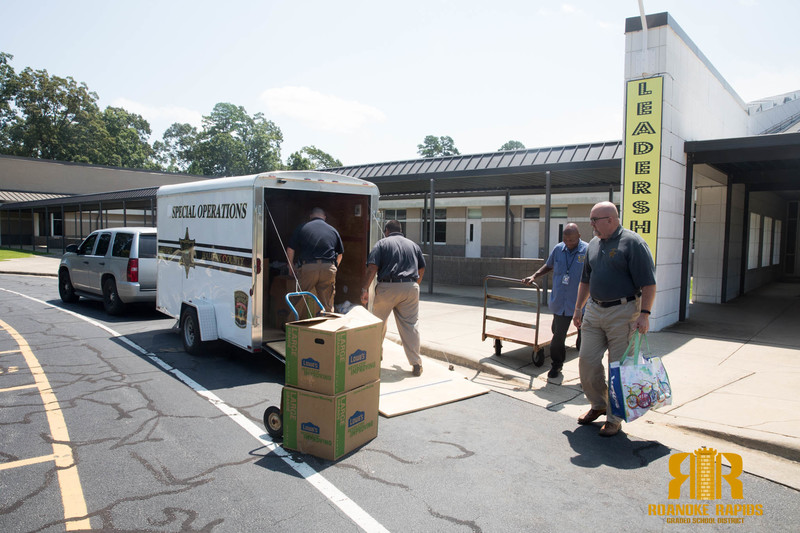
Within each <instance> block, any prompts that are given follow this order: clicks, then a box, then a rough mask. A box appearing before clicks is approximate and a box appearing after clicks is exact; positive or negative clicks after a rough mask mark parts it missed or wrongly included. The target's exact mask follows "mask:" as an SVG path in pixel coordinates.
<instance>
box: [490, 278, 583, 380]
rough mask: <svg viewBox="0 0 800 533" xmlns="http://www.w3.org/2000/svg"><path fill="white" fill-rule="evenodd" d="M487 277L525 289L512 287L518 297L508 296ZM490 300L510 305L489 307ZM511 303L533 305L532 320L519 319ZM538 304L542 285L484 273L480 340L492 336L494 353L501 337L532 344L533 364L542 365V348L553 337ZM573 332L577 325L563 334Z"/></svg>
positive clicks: (500, 346)
mask: <svg viewBox="0 0 800 533" xmlns="http://www.w3.org/2000/svg"><path fill="white" fill-rule="evenodd" d="M491 281H498V282H504V283H505V284H506V286H507V285H508V284H512V285H522V286H523V287H524V288H525V289H523V290H519V291H515V292H519V293H520V295H522V296H521V297H511V296H508V295H507V294H501V291H500V287H497V286H495V287H491V286H490V282H491ZM506 292H507V291H506ZM515 296H516V295H515ZM490 300H493V301H497V302H505V303H507V304H511V305H509V306H508V307H507V308H505V309H504V308H503V307H492V308H490V307H489V301H490ZM513 306H522V308H523V309H524V308H533V309H535V313H536V314H535V318H534V321H533V322H528V321H521V320H519V318H520V315H521V314H522V312H521V311H520V310H519V308H517V309H516V310H515V309H512V307H513ZM541 306H542V289H541V287H540V286H539V285H537V284H536V283H532V284H531V285H526V284H525V283H523V282H522V280H520V279H516V278H506V277H502V276H486V277H485V278H483V331H482V338H481V340H486V339H487V338H490V339H494V353H495V355H497V356H498V357H499V356H500V355H502V354H501V351H502V349H503V342H502V341H508V342H515V343H517V344H523V345H525V346H532V347H533V353H532V355H531V360H532V361H533V364H534V365H535V366H542V365H543V364H544V349H545V347H546V346H547V345H549V344H550V342H551V341H552V340H553V333H552V324H553V317H552V315H550V314H545V315H542V314H541V313H540V309H541ZM490 313H491V314H490ZM487 322H499V323H500V325H497V326H493V325H490V326H489V327H487ZM577 333H578V331H577V329H575V327H574V326H570V331H569V332H568V333H567V336H568V337H569V336H571V335H575V334H577Z"/></svg>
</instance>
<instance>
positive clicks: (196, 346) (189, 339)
mask: <svg viewBox="0 0 800 533" xmlns="http://www.w3.org/2000/svg"><path fill="white" fill-rule="evenodd" d="M181 340H182V341H183V350H184V351H185V352H186V353H188V354H191V355H200V354H201V353H202V351H203V342H202V341H201V340H200V321H199V320H198V319H197V310H196V309H195V308H194V307H189V306H187V307H186V308H185V309H184V310H183V314H182V315H181Z"/></svg>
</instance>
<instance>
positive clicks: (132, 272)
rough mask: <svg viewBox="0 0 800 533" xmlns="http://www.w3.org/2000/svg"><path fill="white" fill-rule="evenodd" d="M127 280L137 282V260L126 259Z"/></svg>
mask: <svg viewBox="0 0 800 533" xmlns="http://www.w3.org/2000/svg"><path fill="white" fill-rule="evenodd" d="M128 281H130V282H132V283H139V260H138V259H128Z"/></svg>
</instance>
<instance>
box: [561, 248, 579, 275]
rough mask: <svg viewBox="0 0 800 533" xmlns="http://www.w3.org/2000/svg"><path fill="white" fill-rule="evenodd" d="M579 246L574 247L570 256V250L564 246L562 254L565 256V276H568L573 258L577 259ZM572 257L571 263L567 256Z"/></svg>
mask: <svg viewBox="0 0 800 533" xmlns="http://www.w3.org/2000/svg"><path fill="white" fill-rule="evenodd" d="M579 248H580V245H578V246H576V247H575V251H574V252H572V253H571V254H570V249H569V248H567V247H566V246H564V253H565V254H567V259H566V261H567V275H569V269H570V268H572V263H574V262H575V258H576V257H578V251H579V250H578V249H579ZM570 255H572V261H570V259H569V256H570Z"/></svg>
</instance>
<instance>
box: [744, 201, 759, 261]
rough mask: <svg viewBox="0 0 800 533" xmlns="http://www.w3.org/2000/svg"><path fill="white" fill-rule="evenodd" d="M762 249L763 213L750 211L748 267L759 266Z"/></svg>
mask: <svg viewBox="0 0 800 533" xmlns="http://www.w3.org/2000/svg"><path fill="white" fill-rule="evenodd" d="M760 249H761V215H757V214H755V213H750V232H749V235H748V242H747V268H748V269H752V268H758V252H759V250H760Z"/></svg>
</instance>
